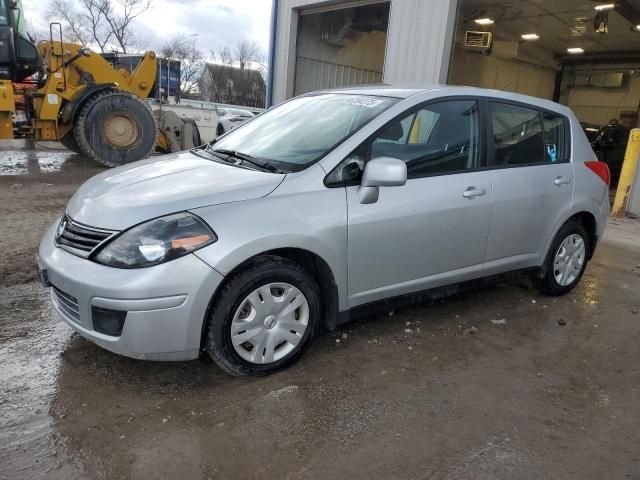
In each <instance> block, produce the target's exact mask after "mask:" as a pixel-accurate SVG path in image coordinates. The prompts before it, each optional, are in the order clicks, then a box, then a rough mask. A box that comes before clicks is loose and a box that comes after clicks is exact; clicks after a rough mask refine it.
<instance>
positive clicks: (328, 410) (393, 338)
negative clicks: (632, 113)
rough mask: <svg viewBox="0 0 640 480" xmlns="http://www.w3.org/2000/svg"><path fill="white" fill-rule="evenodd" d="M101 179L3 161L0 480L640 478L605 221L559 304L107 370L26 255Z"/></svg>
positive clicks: (486, 302)
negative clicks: (85, 187) (287, 354)
mask: <svg viewBox="0 0 640 480" xmlns="http://www.w3.org/2000/svg"><path fill="white" fill-rule="evenodd" d="M98 171H99V170H98V169H97V168H95V167H93V165H91V164H88V163H86V162H84V161H83V159H82V158H79V157H78V156H76V155H71V154H68V153H65V152H64V151H59V150H49V149H47V150H45V149H44V148H43V147H38V148H37V149H36V150H33V148H32V147H29V146H24V145H23V144H19V143H15V144H11V145H10V146H8V147H5V151H4V152H0V226H1V227H2V228H1V231H2V235H1V236H0V242H1V243H0V248H1V249H2V252H3V255H2V256H1V257H0V362H1V364H2V369H0V385H1V387H0V478H8V479H17V478H20V479H36V478H38V479H39V478H42V479H44V478H46V479H57V478H60V479H74V478H108V479H112V478H133V479H137V478H141V479H146V478H169V479H173V478H178V477H181V478H189V479H191V478H194V479H196V478H202V479H208V478H211V479H226V478H247V479H251V478H260V479H265V478H284V479H315V478H317V479H324V478H335V479H340V478H345V479H355V478H366V479H371V478H385V479H391V478H402V479H445V478H451V479H465V478H469V479H482V478H518V479H539V478H576V479H602V478H640V453H639V452H640V435H639V434H638V432H639V431H640V412H639V410H638V405H639V404H640V392H639V389H640V352H639V349H638V344H639V341H640V313H638V311H639V310H640V294H639V292H640V223H639V222H637V221H631V220H613V221H611V222H610V224H609V226H608V230H607V234H606V236H605V239H604V240H603V242H602V244H601V245H600V247H599V249H598V251H597V253H596V256H595V257H594V259H593V261H592V262H591V263H590V265H589V267H588V269H587V272H586V274H585V276H584V278H583V280H582V283H581V284H580V286H579V287H578V288H577V289H576V290H575V291H574V292H573V293H571V294H569V295H567V296H565V297H562V298H557V299H553V298H549V297H544V296H541V295H539V294H538V293H537V292H536V291H535V290H533V289H532V287H531V286H530V285H529V284H528V283H527V282H518V283H509V284H503V285H497V286H495V287H492V288H488V289H486V290H483V291H481V292H476V293H470V294H466V295H460V296H456V297H451V298H449V299H447V300H444V301H438V302H436V303H432V304H428V305H422V306H416V307H413V308H408V309H404V310H400V311H397V312H395V313H394V315H392V316H390V315H388V314H379V315H375V316H371V317H369V318H366V319H363V320H360V321H357V322H353V323H351V324H348V325H346V326H344V327H343V328H341V329H339V330H338V331H335V332H331V333H325V334H323V335H321V336H320V337H318V338H317V339H316V340H315V342H314V345H313V346H312V347H311V348H310V350H309V351H308V353H307V354H306V355H305V356H304V357H303V358H302V359H301V361H300V362H299V363H298V364H296V365H295V366H293V367H292V368H290V369H288V370H286V371H283V372H280V373H277V374H275V375H272V376H270V377H267V378H261V379H236V378H232V377H229V376H227V375H226V374H224V373H223V372H221V371H220V370H219V369H218V368H216V367H215V365H213V364H212V362H210V361H208V360H207V359H206V358H203V359H201V360H198V361H193V362H183V363H151V362H140V361H135V360H131V359H127V358H122V357H118V356H116V355H113V354H111V353H109V352H107V351H104V350H102V349H100V348H98V347H96V346H95V345H93V344H91V343H89V342H88V341H86V340H84V339H82V338H81V337H79V336H78V335H76V334H74V333H72V332H71V330H70V329H69V328H68V327H67V326H66V324H64V323H62V321H60V320H59V319H58V318H57V317H56V315H55V314H54V312H53V311H52V310H51V307H50V306H49V303H48V299H47V292H46V291H45V290H44V289H42V288H41V287H40V286H39V285H38V284H36V283H35V282H33V281H32V280H33V279H34V273H33V267H32V264H33V255H34V253H35V251H36V248H37V244H38V242H39V239H40V237H41V235H42V234H43V231H44V229H45V228H46V226H47V225H49V224H50V223H51V222H52V221H53V220H54V219H55V218H56V216H57V215H60V214H61V213H62V212H63V210H64V205H65V203H66V202H67V200H68V198H69V196H70V195H71V194H72V193H73V191H74V189H75V188H77V186H78V185H79V183H80V182H82V181H83V180H84V179H86V178H88V177H89V176H91V175H93V174H95V173H96V172H98Z"/></svg>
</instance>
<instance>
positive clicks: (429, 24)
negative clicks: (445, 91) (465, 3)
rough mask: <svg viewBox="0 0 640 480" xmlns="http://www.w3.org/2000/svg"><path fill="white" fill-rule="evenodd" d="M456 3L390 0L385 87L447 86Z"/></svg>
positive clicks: (437, 0) (452, 0)
mask: <svg viewBox="0 0 640 480" xmlns="http://www.w3.org/2000/svg"><path fill="white" fill-rule="evenodd" d="M457 3H458V2H457V0H393V1H392V2H391V18H390V21H389V32H388V38H387V53H386V57H385V58H386V59H385V65H384V81H385V82H386V83H446V81H447V73H448V71H449V61H450V58H451V50H452V47H453V34H454V31H455V22H456V7H457Z"/></svg>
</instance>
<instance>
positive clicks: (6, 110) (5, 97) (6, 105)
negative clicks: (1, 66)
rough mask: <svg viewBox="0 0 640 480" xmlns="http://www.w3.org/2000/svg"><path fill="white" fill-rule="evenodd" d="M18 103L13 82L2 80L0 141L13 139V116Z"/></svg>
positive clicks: (0, 85) (0, 92)
mask: <svg viewBox="0 0 640 480" xmlns="http://www.w3.org/2000/svg"><path fill="white" fill-rule="evenodd" d="M15 111H16V102H15V98H14V96H13V85H11V80H0V139H2V140H10V139H12V138H13V114H14V113H15Z"/></svg>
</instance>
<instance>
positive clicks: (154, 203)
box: [67, 152, 285, 230]
mask: <svg viewBox="0 0 640 480" xmlns="http://www.w3.org/2000/svg"><path fill="white" fill-rule="evenodd" d="M284 177H285V175H281V174H273V173H268V172H261V171H256V170H249V169H246V168H238V167H234V166H229V165H225V164H221V163H219V162H215V161H211V160H209V159H206V158H201V157H198V156H196V155H194V154H192V153H190V152H182V153H177V154H173V155H167V156H163V157H162V158H159V159H151V160H143V161H140V162H134V163H130V164H128V165H124V166H122V167H118V168H114V169H112V170H107V171H105V172H103V173H100V174H98V175H96V176H95V177H92V178H91V179H89V180H87V181H86V182H85V183H84V184H83V185H82V186H81V187H80V188H79V189H78V191H77V192H76V193H75V194H74V195H73V197H72V198H71V200H70V201H69V205H68V206H67V214H68V215H69V217H71V218H72V219H73V220H75V221H76V222H80V223H83V224H85V225H93V226H95V224H96V223H99V226H100V228H104V229H108V230H124V229H125V228H128V227H131V226H133V225H136V224H138V223H141V222H143V221H145V220H149V219H151V218H155V217H159V216H161V215H166V214H170V213H175V212H179V211H182V210H187V209H189V208H194V207H202V206H206V205H215V204H218V203H229V202H237V201H239V200H247V199H250V198H259V197H263V196H265V195H268V194H269V193H270V192H272V191H273V190H274V189H275V188H276V187H277V186H278V185H279V184H280V182H282V180H283V179H284ZM96 212H99V216H98V217H97V218H96Z"/></svg>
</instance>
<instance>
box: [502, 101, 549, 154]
mask: <svg viewBox="0 0 640 480" xmlns="http://www.w3.org/2000/svg"><path fill="white" fill-rule="evenodd" d="M491 123H492V125H493V147H494V155H495V156H494V161H495V165H496V166H511V165H535V164H542V163H548V162H547V158H546V155H545V146H544V137H543V134H542V118H541V115H540V112H539V111H538V110H534V109H531V108H526V107H521V106H518V105H510V104H506V103H497V102H491Z"/></svg>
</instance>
